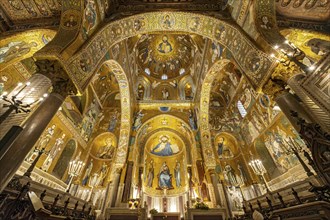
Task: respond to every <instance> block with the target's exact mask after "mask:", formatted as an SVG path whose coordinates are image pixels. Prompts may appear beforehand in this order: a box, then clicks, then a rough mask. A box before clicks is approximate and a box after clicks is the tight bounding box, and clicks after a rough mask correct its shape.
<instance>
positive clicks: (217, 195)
mask: <svg viewBox="0 0 330 220" xmlns="http://www.w3.org/2000/svg"><path fill="white" fill-rule="evenodd" d="M210 176H211V181H212V186H213V189H214V194H215V200H216V205H221V198H220V193H219V188H218V179H217V177H216V175H215V174H214V173H211V174H210Z"/></svg>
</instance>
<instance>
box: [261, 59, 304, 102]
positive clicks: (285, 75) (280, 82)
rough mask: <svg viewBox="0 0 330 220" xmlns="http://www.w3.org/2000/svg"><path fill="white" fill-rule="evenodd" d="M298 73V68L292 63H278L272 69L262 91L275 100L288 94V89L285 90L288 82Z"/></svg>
mask: <svg viewBox="0 0 330 220" xmlns="http://www.w3.org/2000/svg"><path fill="white" fill-rule="evenodd" d="M299 73H300V71H299V67H298V66H297V65H295V64H294V63H292V62H290V63H288V64H287V65H284V64H281V63H280V64H278V65H277V67H276V68H275V69H274V72H273V73H272V74H271V76H270V78H269V80H268V81H267V82H266V83H265V84H264V86H263V87H262V91H263V92H264V93H265V94H267V95H269V96H271V97H272V98H276V97H278V96H280V95H281V94H283V93H286V92H288V89H286V86H287V85H288V83H287V82H288V80H289V79H290V78H291V77H293V76H294V75H297V74H299Z"/></svg>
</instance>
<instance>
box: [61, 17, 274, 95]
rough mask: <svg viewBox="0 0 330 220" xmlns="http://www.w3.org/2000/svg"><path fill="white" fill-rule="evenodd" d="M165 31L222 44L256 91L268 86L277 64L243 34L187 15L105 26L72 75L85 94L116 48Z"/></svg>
mask: <svg viewBox="0 0 330 220" xmlns="http://www.w3.org/2000/svg"><path fill="white" fill-rule="evenodd" d="M164 29H166V30H167V31H168V32H178V31H180V32H185V33H190V34H197V35H201V36H203V37H206V38H209V39H211V40H213V41H215V42H218V43H221V44H222V45H224V47H226V48H227V49H228V50H229V51H230V52H231V53H232V55H233V58H234V59H235V60H236V62H237V63H238V65H239V66H240V68H241V69H242V70H243V72H245V73H246V76H247V78H248V79H249V81H251V83H252V85H253V86H254V87H255V88H257V87H259V86H261V85H262V84H263V83H264V80H266V78H267V76H268V75H269V74H270V73H271V71H272V67H273V66H274V65H275V63H276V62H275V59H273V58H270V56H269V55H268V54H265V53H264V52H262V51H260V50H259V49H258V48H257V47H256V46H255V45H254V43H253V42H252V41H251V40H250V39H249V38H247V37H246V36H245V35H244V34H243V33H242V32H241V31H240V30H238V29H237V28H236V27H235V26H233V25H231V24H229V23H227V22H225V21H222V20H219V19H216V18H213V17H210V16H204V15H201V14H194V13H187V12H153V13H144V14H139V15H134V16H131V17H128V18H124V19H121V20H117V21H114V22H111V23H109V24H107V25H105V26H104V27H103V28H102V29H100V30H99V32H97V33H96V34H95V35H94V37H93V38H92V39H91V40H90V41H89V42H87V43H86V44H85V45H84V46H83V47H82V49H81V50H80V51H79V52H77V53H76V54H75V55H74V56H72V57H71V58H69V59H68V60H66V61H65V62H66V64H67V66H68V73H69V75H70V76H71V78H72V80H73V81H74V83H75V84H76V85H77V87H78V89H80V90H84V89H85V88H86V86H87V85H88V83H89V81H90V80H91V78H92V76H93V74H94V73H95V69H97V68H98V66H99V65H100V63H101V61H102V60H103V58H104V57H105V56H106V54H107V53H108V51H109V49H110V48H111V47H112V46H113V45H114V44H116V43H118V42H120V41H122V40H124V39H127V38H129V37H133V36H136V35H139V34H147V33H151V32H156V31H161V30H164Z"/></svg>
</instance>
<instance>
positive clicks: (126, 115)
mask: <svg viewBox="0 0 330 220" xmlns="http://www.w3.org/2000/svg"><path fill="white" fill-rule="evenodd" d="M103 65H106V66H107V67H108V68H109V69H110V70H111V71H112V72H113V74H114V76H115V77H116V80H117V82H118V84H119V91H120V96H121V99H120V102H121V117H120V120H121V125H120V134H119V138H118V140H119V141H118V147H117V151H116V155H115V159H114V163H115V164H116V166H119V167H120V166H122V165H124V163H125V160H126V155H127V150H128V142H129V134H130V124H131V110H130V105H131V103H130V91H129V86H128V80H127V77H126V74H125V72H124V70H123V68H122V67H121V66H120V64H119V63H117V62H116V61H114V60H107V61H105V62H104V63H103Z"/></svg>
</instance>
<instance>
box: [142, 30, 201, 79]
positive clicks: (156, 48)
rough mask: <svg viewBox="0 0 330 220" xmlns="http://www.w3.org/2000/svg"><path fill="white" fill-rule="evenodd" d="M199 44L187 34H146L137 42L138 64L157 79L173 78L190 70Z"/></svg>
mask: <svg viewBox="0 0 330 220" xmlns="http://www.w3.org/2000/svg"><path fill="white" fill-rule="evenodd" d="M196 48H197V46H196V45H195V43H194V41H193V40H192V37H191V36H190V35H185V34H167V33H159V34H145V35H142V36H141V37H140V39H139V41H138V43H137V53H138V64H139V67H140V69H141V71H143V72H144V73H145V74H147V75H150V76H152V77H154V78H156V79H173V78H176V77H179V76H180V75H184V74H186V73H187V72H188V70H189V67H190V65H191V64H192V59H193V55H194V52H195V50H196Z"/></svg>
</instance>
